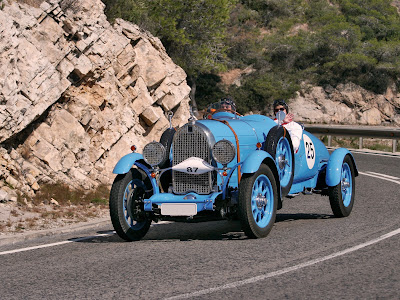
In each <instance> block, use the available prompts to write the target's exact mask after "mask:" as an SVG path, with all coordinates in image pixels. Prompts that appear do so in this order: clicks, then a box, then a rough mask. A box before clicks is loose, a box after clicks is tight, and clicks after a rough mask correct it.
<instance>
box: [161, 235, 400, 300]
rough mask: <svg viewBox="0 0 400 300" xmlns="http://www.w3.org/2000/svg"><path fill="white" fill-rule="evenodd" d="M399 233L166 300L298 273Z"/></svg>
mask: <svg viewBox="0 0 400 300" xmlns="http://www.w3.org/2000/svg"><path fill="white" fill-rule="evenodd" d="M399 233H400V228H398V229H396V230H394V231H391V232H389V233H387V234H384V235H382V236H380V237H378V238H376V239H373V240H370V241H368V242H365V243H362V244H360V245H357V246H354V247H350V248H347V249H345V250H342V251H339V252H336V253H332V254H330V255H327V256H323V257H320V258H316V259H313V260H310V261H306V262H304V263H301V264H298V265H295V266H292V267H288V268H284V269H282V270H278V271H275V272H270V273H267V274H263V275H259V276H256V277H252V278H248V279H245V280H240V281H235V282H232V283H228V284H225V285H221V286H217V287H214V288H209V289H204V290H200V291H196V292H191V293H186V294H181V295H176V296H173V297H170V298H165V299H164V300H175V299H188V298H192V297H197V296H202V295H207V294H211V293H214V292H219V291H223V290H228V289H233V288H237V287H239V286H242V285H246V284H251V283H255V282H258V281H262V280H265V279H268V278H271V277H275V276H279V275H282V274H286V273H289V272H293V271H297V270H299V269H302V268H305V267H309V266H312V265H315V264H318V263H321V262H324V261H327V260H330V259H333V258H336V257H339V256H342V255H345V254H348V253H351V252H354V251H357V250H360V249H362V248H365V247H368V246H371V245H373V244H376V243H379V242H381V241H383V240H385V239H388V238H390V237H393V236H395V235H397V234H399Z"/></svg>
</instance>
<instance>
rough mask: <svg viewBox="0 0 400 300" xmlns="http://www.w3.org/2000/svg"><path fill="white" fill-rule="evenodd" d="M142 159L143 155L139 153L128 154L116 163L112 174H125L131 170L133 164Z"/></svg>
mask: <svg viewBox="0 0 400 300" xmlns="http://www.w3.org/2000/svg"><path fill="white" fill-rule="evenodd" d="M141 159H143V155H142V154H139V153H129V154H127V155H125V156H123V157H122V158H121V159H120V160H119V161H118V163H117V164H116V165H115V167H114V170H113V173H114V174H126V173H128V172H129V170H130V169H131V168H132V166H133V164H134V163H135V162H136V161H138V160H141Z"/></svg>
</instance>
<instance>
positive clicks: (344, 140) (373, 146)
mask: <svg viewBox="0 0 400 300" xmlns="http://www.w3.org/2000/svg"><path fill="white" fill-rule="evenodd" d="M320 140H321V141H322V142H323V143H324V144H325V145H328V136H326V135H324V136H321V137H320ZM331 146H332V147H344V148H349V149H359V138H358V137H340V136H332V141H331ZM363 149H370V150H377V151H383V152H392V140H391V139H375V138H364V139H363Z"/></svg>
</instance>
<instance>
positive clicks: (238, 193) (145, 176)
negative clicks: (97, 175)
mask: <svg viewBox="0 0 400 300" xmlns="http://www.w3.org/2000/svg"><path fill="white" fill-rule="evenodd" d="M113 173H115V174H117V176H116V178H115V180H114V183H113V185H112V189H111V193H110V215H111V221H112V224H113V226H114V229H115V231H116V232H117V234H118V235H119V236H120V237H121V238H123V239H125V240H128V241H134V240H139V239H141V238H142V237H143V236H144V235H145V234H146V233H147V231H148V230H149V228H150V224H151V222H152V221H158V220H187V219H193V218H210V219H215V218H216V217H217V218H238V219H239V220H240V222H241V225H242V229H243V231H244V232H245V234H246V235H247V236H248V237H251V238H261V237H265V236H267V235H268V233H269V232H270V231H271V229H272V226H273V224H274V222H275V217H276V211H277V210H278V209H280V208H282V202H283V199H284V198H285V197H294V196H295V195H297V194H298V193H305V194H311V193H320V194H322V195H329V200H330V205H331V208H332V211H333V213H334V215H335V216H337V217H345V216H348V215H349V214H350V212H351V210H352V207H353V204H354V191H355V180H354V178H355V176H357V175H358V171H357V168H356V164H355V161H354V158H353V156H352V154H351V153H350V151H349V150H347V149H345V148H339V149H336V150H335V151H333V153H332V154H329V152H328V150H327V149H326V147H325V146H324V144H323V143H322V142H321V141H320V140H319V139H318V138H316V137H315V136H313V135H311V134H310V133H308V132H307V131H303V135H302V140H301V142H300V147H299V149H298V151H297V152H296V153H295V152H294V151H293V146H292V141H291V138H290V134H289V133H288V132H287V130H286V129H285V127H284V126H281V125H277V123H276V122H275V121H274V120H272V119H271V118H269V117H266V116H262V115H249V116H241V115H239V114H237V113H236V112H235V111H222V110H220V109H219V108H218V104H215V105H214V106H212V109H210V110H209V114H208V115H207V117H206V118H205V119H204V120H195V118H193V117H191V118H190V119H189V121H188V123H187V124H186V125H184V126H182V127H181V128H179V129H178V130H175V129H174V128H169V129H167V130H166V131H165V132H164V133H163V135H162V136H161V139H160V142H151V143H149V144H147V145H146V146H145V147H144V149H143V154H139V153H135V151H133V153H130V154H128V155H125V156H124V157H122V158H121V159H120V161H119V162H118V163H117V165H116V166H115V168H114V171H113Z"/></svg>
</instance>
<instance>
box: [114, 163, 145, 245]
mask: <svg viewBox="0 0 400 300" xmlns="http://www.w3.org/2000/svg"><path fill="white" fill-rule="evenodd" d="M146 183H147V182H146V176H145V175H144V174H143V173H141V172H140V171H139V170H137V169H131V171H129V172H128V173H126V174H122V175H118V176H117V177H116V178H115V180H114V183H113V185H112V188H111V192H110V217H111V222H112V224H113V226H114V229H115V231H116V232H117V234H118V235H119V236H120V237H121V238H122V239H124V240H126V241H137V240H140V239H141V238H143V237H144V236H145V234H146V233H147V231H148V230H149V228H150V224H151V219H150V218H149V216H148V215H147V213H146V212H145V211H144V206H143V200H144V199H145V198H146V197H148V196H149V194H148V190H149V186H148V185H149V183H147V186H146Z"/></svg>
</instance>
